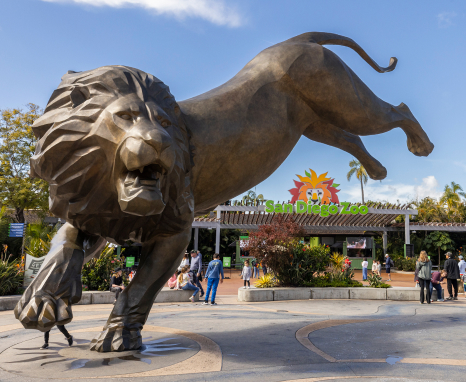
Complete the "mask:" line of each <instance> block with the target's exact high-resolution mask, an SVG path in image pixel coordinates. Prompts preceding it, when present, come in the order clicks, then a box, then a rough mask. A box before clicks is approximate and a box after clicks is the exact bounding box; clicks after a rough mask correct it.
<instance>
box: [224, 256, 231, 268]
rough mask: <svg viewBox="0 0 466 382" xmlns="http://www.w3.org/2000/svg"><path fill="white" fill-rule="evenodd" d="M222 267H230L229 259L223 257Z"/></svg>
mask: <svg viewBox="0 0 466 382" xmlns="http://www.w3.org/2000/svg"><path fill="white" fill-rule="evenodd" d="M223 267H224V268H230V267H231V257H224V258H223Z"/></svg>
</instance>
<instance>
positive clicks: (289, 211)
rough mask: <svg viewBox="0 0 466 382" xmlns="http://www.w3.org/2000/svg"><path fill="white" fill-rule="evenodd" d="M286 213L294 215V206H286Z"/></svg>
mask: <svg viewBox="0 0 466 382" xmlns="http://www.w3.org/2000/svg"><path fill="white" fill-rule="evenodd" d="M285 213H286V214H292V213H293V205H292V204H289V203H287V204H285Z"/></svg>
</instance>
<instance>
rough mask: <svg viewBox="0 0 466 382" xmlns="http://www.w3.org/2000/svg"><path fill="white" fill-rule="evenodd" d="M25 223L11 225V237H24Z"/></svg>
mask: <svg viewBox="0 0 466 382" xmlns="http://www.w3.org/2000/svg"><path fill="white" fill-rule="evenodd" d="M24 226H25V224H24V223H10V231H9V234H8V236H9V237H23V236H24Z"/></svg>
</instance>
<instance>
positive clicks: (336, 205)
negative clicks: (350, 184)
mask: <svg viewBox="0 0 466 382" xmlns="http://www.w3.org/2000/svg"><path fill="white" fill-rule="evenodd" d="M309 171H310V173H309V172H307V171H305V172H304V173H305V176H301V175H296V176H297V177H298V178H299V180H300V181H297V180H294V184H295V188H292V189H291V190H289V192H290V193H291V195H292V196H293V197H292V199H291V203H285V204H278V203H277V204H275V202H274V201H273V200H267V202H266V203H265V212H267V213H289V214H291V213H297V214H305V213H308V214H316V215H320V216H322V217H326V216H329V215H337V214H339V215H348V214H353V215H357V214H360V215H366V214H367V213H368V212H369V208H368V207H367V206H365V205H361V206H357V205H351V203H349V202H340V201H339V199H338V195H337V193H338V192H340V190H338V189H337V187H338V186H339V184H336V183H334V181H335V179H332V178H328V177H327V174H328V172H326V173H324V174H320V175H319V176H317V174H316V172H315V171H314V170H312V169H309ZM295 207H296V208H295Z"/></svg>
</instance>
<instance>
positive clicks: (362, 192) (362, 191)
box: [360, 177, 364, 204]
mask: <svg viewBox="0 0 466 382" xmlns="http://www.w3.org/2000/svg"><path fill="white" fill-rule="evenodd" d="M360 181H361V195H362V204H364V189H363V187H362V177H361V179H360Z"/></svg>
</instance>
